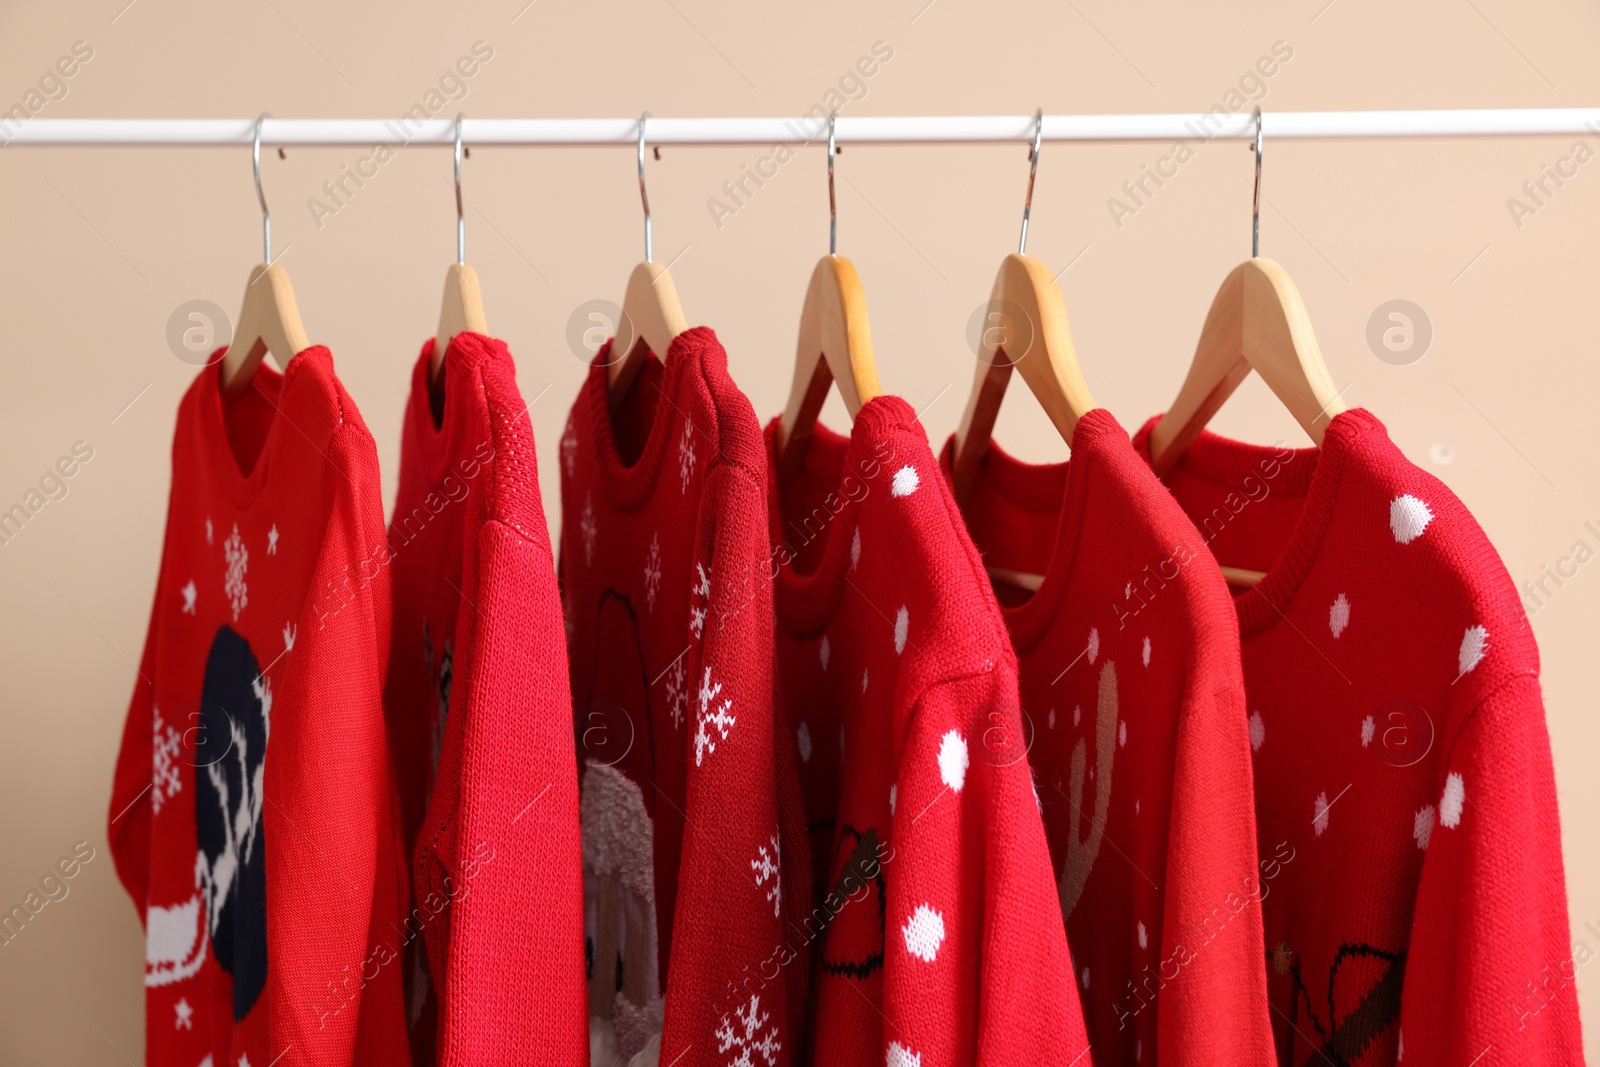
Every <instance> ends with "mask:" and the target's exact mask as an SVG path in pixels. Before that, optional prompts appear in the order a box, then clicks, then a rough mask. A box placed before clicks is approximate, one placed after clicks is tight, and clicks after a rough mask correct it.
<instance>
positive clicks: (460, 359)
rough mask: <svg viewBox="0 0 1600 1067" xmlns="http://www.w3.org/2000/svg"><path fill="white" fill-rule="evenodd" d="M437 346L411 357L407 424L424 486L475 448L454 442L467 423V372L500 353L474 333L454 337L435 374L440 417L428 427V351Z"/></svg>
mask: <svg viewBox="0 0 1600 1067" xmlns="http://www.w3.org/2000/svg"><path fill="white" fill-rule="evenodd" d="M438 344H439V342H438V341H437V340H436V339H435V338H432V337H430V338H428V339H427V340H426V341H424V342H423V343H422V353H421V355H419V356H418V357H417V361H416V364H415V366H414V367H413V368H412V372H411V402H410V406H409V412H408V417H409V418H410V419H411V420H412V422H413V424H414V426H413V432H414V435H415V436H414V440H415V441H416V442H417V443H418V446H419V450H420V453H421V459H422V469H423V472H424V473H425V474H426V476H427V481H428V484H429V485H438V484H439V483H440V482H441V481H443V479H444V477H445V475H446V474H448V473H449V471H450V461H451V459H452V458H453V457H454V456H456V455H458V454H461V453H463V452H471V451H472V450H473V448H474V447H476V445H478V444H479V443H480V442H476V441H473V442H467V443H465V444H463V443H462V442H459V441H457V440H456V438H457V436H458V435H460V434H461V433H463V432H467V431H466V427H465V425H464V424H463V421H462V420H463V419H465V418H467V415H466V412H465V411H464V410H463V405H465V404H467V403H469V398H468V396H467V394H468V393H470V392H471V391H472V389H473V387H474V383H473V371H474V370H475V369H476V368H477V367H478V365H479V364H481V363H482V362H484V361H485V360H488V359H491V358H493V357H494V356H495V355H496V354H497V352H498V351H501V350H503V346H501V343H500V342H498V341H496V340H494V339H493V338H490V337H487V336H485V335H483V334H480V333H470V332H465V333H458V334H456V335H455V336H454V337H452V338H451V339H450V345H449V347H448V348H446V349H445V354H444V362H443V364H442V365H441V366H440V368H439V373H440V374H441V375H442V376H443V383H442V385H443V388H444V416H443V417H442V418H441V419H440V420H439V421H438V422H437V423H436V422H434V421H433V407H432V389H433V388H434V382H433V351H434V349H435V348H437V347H438Z"/></svg>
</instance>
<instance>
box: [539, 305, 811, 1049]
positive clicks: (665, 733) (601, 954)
mask: <svg viewBox="0 0 1600 1067" xmlns="http://www.w3.org/2000/svg"><path fill="white" fill-rule="evenodd" d="M610 352H611V350H610V347H609V345H608V346H607V347H605V348H603V349H602V350H601V351H600V353H599V355H598V356H597V357H596V360H595V363H594V365H593V367H592V368H591V370H590V373H589V377H588V379H587V381H586V382H585V383H584V386H583V388H582V391H581V392H580V393H579V396H578V399H577V402H576V403H575V404H574V405H573V409H572V414H571V417H570V419H569V420H568V423H567V428H566V432H565V434H564V435H563V437H562V441H561V503H562V530H561V565H560V573H561V581H562V597H563V601H564V604H565V607H566V610H567V613H568V652H569V659H570V665H571V672H572V695H573V701H574V707H575V725H576V731H577V738H578V752H579V760H580V763H581V771H580V773H581V786H580V788H581V793H582V801H581V804H582V807H581V816H582V824H583V875H584V897H585V932H586V942H587V951H588V960H589V1016H590V1043H591V1050H592V1062H593V1063H594V1064H596V1067H610V1065H611V1064H613V1063H623V1064H626V1063H629V1062H630V1061H634V1058H635V1057H640V1058H639V1059H638V1060H636V1061H634V1062H639V1063H644V1062H649V1063H654V1062H656V1061H657V1058H659V1062H660V1063H662V1064H674V1065H675V1067H698V1065H702V1064H703V1065H707V1067H710V1065H715V1067H724V1065H726V1064H728V1063H730V1062H732V1063H740V1064H751V1065H752V1067H755V1065H759V1067H782V1065H786V1064H790V1063H800V1062H803V1060H802V1059H801V1058H800V1051H799V1049H798V1047H797V1045H798V1042H799V1040H800V1038H801V1036H802V1034H803V1030H804V1023H803V1019H804V1007H805V988H806V975H807V965H808V964H807V957H806V954H805V946H804V945H803V944H801V945H799V946H796V945H794V944H793V942H794V937H793V935H792V933H791V931H792V930H793V929H794V928H795V927H798V926H799V925H800V916H802V915H803V914H805V912H806V911H807V900H806V898H807V895H808V892H807V886H808V885H809V882H810V870H809V859H808V855H807V849H806V843H805V826H804V818H803V815H802V814H801V811H800V800H799V793H798V784H797V782H796V780H795V771H794V756H793V745H794V741H793V739H792V738H791V737H789V735H788V734H787V732H786V731H784V730H783V729H782V728H781V717H780V716H779V715H778V713H777V710H776V684H777V682H776V670H775V665H774V655H775V654H774V649H773V629H772V588H771V583H770V580H769V578H768V573H767V569H766V568H767V566H768V561H767V532H766V492H767V479H766V457H765V455H764V453H763V449H762V441H761V427H760V424H759V423H757V422H756V418H755V414H754V412H752V411H751V409H750V403H749V401H748V400H746V399H745V397H744V395H743V394H742V393H740V392H739V390H738V388H737V387H736V386H735V385H734V384H733V381H732V379H731V378H729V377H728V370H727V356H726V354H725V353H724V352H723V350H722V346H721V345H719V344H718V343H717V339H716V335H715V334H713V333H712V332H711V331H710V330H709V329H706V328H704V327H698V328H695V329H692V330H689V331H687V332H685V333H683V334H681V335H680V336H679V337H678V338H677V339H676V340H674V341H673V343H672V345H671V346H670V348H669V349H668V352H667V356H666V361H665V363H664V364H663V363H662V362H661V361H660V360H658V359H656V358H655V356H654V355H650V356H649V357H647V361H646V364H645V366H644V368H643V370H642V371H641V372H640V374H639V376H638V378H637V379H636V380H635V381H634V383H633V385H632V387H631V388H630V389H629V391H628V392H627V393H626V394H625V396H624V397H623V398H622V400H621V402H620V404H619V406H618V407H617V409H616V411H615V412H614V413H613V412H612V411H611V408H610V403H609V396H608V394H609V388H608V385H607V382H606V362H607V360H608V359H609V358H610ZM663 991H664V999H663Z"/></svg>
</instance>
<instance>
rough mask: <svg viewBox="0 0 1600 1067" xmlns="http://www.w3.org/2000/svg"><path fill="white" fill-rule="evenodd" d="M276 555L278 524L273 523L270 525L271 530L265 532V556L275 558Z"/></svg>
mask: <svg viewBox="0 0 1600 1067" xmlns="http://www.w3.org/2000/svg"><path fill="white" fill-rule="evenodd" d="M277 554H278V524H277V523H273V524H272V529H270V530H268V531H267V555H269V556H276V555H277Z"/></svg>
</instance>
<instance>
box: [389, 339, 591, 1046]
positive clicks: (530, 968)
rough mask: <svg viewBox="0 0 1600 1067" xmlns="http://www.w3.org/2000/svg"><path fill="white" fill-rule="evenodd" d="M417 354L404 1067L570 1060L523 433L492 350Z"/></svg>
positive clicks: (406, 592) (561, 863)
mask: <svg viewBox="0 0 1600 1067" xmlns="http://www.w3.org/2000/svg"><path fill="white" fill-rule="evenodd" d="M433 349H434V342H433V341H432V340H431V339H430V340H429V341H428V342H426V343H425V344H424V345H423V349H422V354H421V355H420V356H419V357H418V359H417V362H416V366H415V369H414V370H413V372H412V382H411V398H410V401H409V402H408V404H407V406H406V413H405V425H404V431H403V436H402V439H401V446H400V488H399V492H398V493H397V494H396V497H395V511H394V517H393V520H392V522H391V524H390V530H389V551H390V553H391V555H392V557H393V558H392V561H391V563H390V571H391V573H392V580H393V588H394V637H393V641H392V644H391V648H392V655H391V658H390V664H389V676H388V681H387V684H386V686H385V690H384V709H385V712H386V714H387V716H388V720H389V742H390V747H391V751H392V752H393V755H394V761H395V766H396V768H397V780H398V786H399V792H400V797H401V810H402V811H403V812H404V813H405V827H406V843H407V846H408V850H414V854H415V860H416V867H415V873H416V882H415V891H414V894H413V900H412V906H411V911H410V912H409V914H408V915H407V918H406V921H405V923H404V924H403V926H402V930H401V935H402V938H403V940H404V941H405V943H406V947H407V949H408V951H409V952H410V954H411V957H412V958H413V959H414V961H415V965H416V971H415V973H414V974H412V975H410V976H408V977H411V978H412V981H413V988H412V989H411V990H410V991H409V992H410V997H411V1003H412V1011H413V1015H414V1017H415V1014H416V1013H417V1012H418V1011H421V1012H422V1015H421V1018H420V1019H418V1020H417V1021H416V1023H415V1024H414V1026H415V1033H414V1042H413V1043H414V1045H415V1046H416V1047H417V1054H416V1057H415V1058H416V1060H417V1062H419V1063H422V1062H429V1063H431V1062H435V1060H437V1062H438V1063H441V1064H450V1065H455V1064H463V1065H466V1064H485V1065H491V1064H505V1063H519V1064H534V1063H541V1064H552V1065H556V1064H560V1065H570V1064H574V1063H582V1062H583V1060H584V1057H585V1056H586V1055H587V1049H588V1036H587V1033H588V1029H587V1027H588V1016H587V1013H586V1012H585V1009H584V1000H585V989H584V986H585V979H584V958H583V881H582V877H583V876H582V867H581V855H580V841H579V833H578V779H577V773H576V764H575V762H574V756H573V741H572V701H571V697H570V695H569V691H568V688H567V677H566V673H565V672H564V671H562V670H561V669H560V665H561V664H562V663H563V661H564V659H565V655H566V636H565V634H564V632H563V628H562V620H561V603H560V595H559V593H558V591H557V588H556V575H555V565H554V559H553V557H552V554H551V547H550V536H549V533H548V531H547V527H546V525H545V517H544V508H543V505H542V503H541V502H540V498H539V472H538V467H537V465H536V463H535V460H534V442H533V428H532V426H531V425H530V424H529V421H528V414H527V404H526V403H525V402H524V401H523V399H522V395H521V393H520V392H518V390H517V382H516V371H515V367H514V366H513V364H512V361H511V354H510V353H509V352H508V351H507V350H506V346H505V345H504V344H503V343H501V342H500V341H495V340H491V339H489V338H487V337H484V336H482V335H480V334H474V333H463V334H460V335H458V336H457V337H456V338H455V340H454V341H452V342H451V344H450V348H449V350H448V351H447V352H446V354H445V362H444V368H443V371H442V374H441V379H442V380H440V381H437V382H430V362H431V360H432V356H433ZM419 823H420V826H421V833H420V835H419V834H418V832H417V827H418V825H419ZM418 935H421V937H420V938H419V937H418ZM424 943H425V944H426V952H425V953H424V952H422V951H420V950H421V948H422V946H423V944H424ZM424 961H425V962H424ZM430 978H431V981H430ZM430 986H431V994H432V995H431V996H430V995H429V994H430ZM424 1004H425V1007H424Z"/></svg>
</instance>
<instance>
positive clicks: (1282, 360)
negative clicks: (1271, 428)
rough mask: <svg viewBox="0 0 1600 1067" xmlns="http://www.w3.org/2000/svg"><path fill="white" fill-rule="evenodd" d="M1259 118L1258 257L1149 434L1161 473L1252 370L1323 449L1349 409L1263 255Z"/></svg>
mask: <svg viewBox="0 0 1600 1067" xmlns="http://www.w3.org/2000/svg"><path fill="white" fill-rule="evenodd" d="M1255 118H1256V139H1255V153H1256V177H1255V207H1254V212H1253V215H1254V217H1253V219H1252V222H1251V239H1250V243H1251V248H1250V251H1251V258H1250V259H1247V260H1246V261H1245V262H1243V263H1241V264H1239V265H1238V266H1237V267H1235V268H1234V269H1233V270H1232V272H1230V273H1229V274H1228V276H1227V278H1225V279H1224V280H1223V282H1222V287H1221V288H1220V289H1218V290H1217V295H1216V297H1215V299H1213V300H1212V301H1211V309H1210V311H1208V312H1207V313H1206V321H1205V325H1204V326H1203V327H1202V328H1201V330H1200V343H1199V344H1198V345H1197V346H1196V348H1195V353H1194V359H1193V361H1192V362H1191V363H1190V364H1189V373H1188V376H1187V377H1185V378H1184V381H1183V387H1182V388H1181V389H1180V390H1179V391H1178V396H1177V399H1176V400H1174V401H1173V402H1172V406H1171V408H1169V409H1168V410H1167V414H1166V415H1165V416H1163V417H1162V419H1161V421H1160V422H1158V423H1156V425H1155V429H1153V430H1152V431H1151V433H1150V460H1151V467H1152V468H1154V470H1155V472H1156V474H1157V475H1158V476H1164V475H1165V474H1167V472H1169V471H1170V470H1172V468H1173V466H1174V465H1176V464H1177V462H1178V460H1179V458H1180V457H1181V456H1182V455H1183V452H1184V450H1185V449H1186V448H1188V447H1189V445H1190V444H1191V443H1192V442H1193V441H1194V439H1195V438H1196V437H1198V436H1199V435H1200V431H1201V430H1203V429H1204V428H1205V425H1206V423H1207V422H1208V421H1210V419H1211V416H1212V415H1214V414H1216V412H1217V409H1218V408H1220V407H1222V405H1223V403H1224V402H1226V401H1227V399H1228V397H1229V396H1231V395H1232V394H1233V391H1234V390H1235V389H1237V388H1238V387H1239V383H1240V382H1242V381H1243V380H1244V379H1245V377H1246V376H1247V375H1248V374H1249V373H1250V372H1251V370H1254V371H1256V372H1257V373H1258V374H1260V375H1261V378H1262V380H1263V381H1265V382H1266V383H1267V385H1268V387H1270V388H1271V389H1272V392H1273V393H1274V394H1275V395H1276V396H1277V397H1278V399H1279V400H1280V401H1282V403H1283V405H1284V406H1285V407H1286V408H1288V409H1289V412H1290V413H1291V414H1292V415H1293V416H1294V418H1295V421H1296V422H1298V423H1299V424H1300V426H1301V428H1302V429H1304V430H1305V432H1306V434H1307V435H1308V436H1309V437H1310V438H1311V440H1312V442H1313V443H1314V444H1316V445H1317V447H1319V448H1320V447H1321V446H1322V438H1323V435H1324V433H1325V432H1326V429H1327V421H1328V420H1329V419H1332V418H1333V417H1334V416H1335V415H1337V414H1339V413H1340V412H1342V411H1344V410H1345V408H1346V404H1345V403H1344V401H1343V400H1342V399H1341V397H1340V393H1341V392H1342V391H1341V390H1339V389H1336V388H1335V387H1334V384H1333V378H1332V376H1331V375H1329V373H1328V367H1327V364H1326V363H1324V362H1323V359H1322V350H1321V349H1320V348H1319V347H1318V346H1317V337H1316V333H1315V331H1314V330H1313V329H1312V327H1311V317H1310V315H1309V314H1307V312H1306V306H1305V301H1304V300H1302V299H1301V297H1300V290H1299V289H1298V288H1296V286H1295V284H1294V281H1293V280H1292V279H1291V278H1290V277H1289V273H1288V272H1287V271H1285V270H1284V269H1283V268H1282V267H1281V266H1279V265H1278V264H1277V263H1274V262H1273V261H1272V260H1270V259H1262V258H1261V109H1260V108H1257V109H1256V112H1255ZM1223 573H1224V576H1225V577H1227V578H1228V582H1229V584H1230V585H1235V586H1253V585H1255V584H1257V583H1258V582H1260V581H1261V579H1262V578H1263V577H1264V575H1263V574H1262V572H1260V571H1248V570H1243V569H1241V568H1232V567H1224V568H1223Z"/></svg>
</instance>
